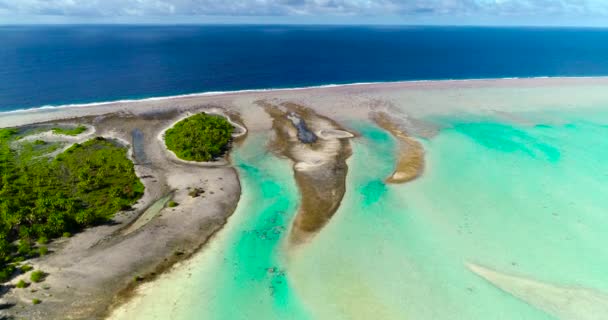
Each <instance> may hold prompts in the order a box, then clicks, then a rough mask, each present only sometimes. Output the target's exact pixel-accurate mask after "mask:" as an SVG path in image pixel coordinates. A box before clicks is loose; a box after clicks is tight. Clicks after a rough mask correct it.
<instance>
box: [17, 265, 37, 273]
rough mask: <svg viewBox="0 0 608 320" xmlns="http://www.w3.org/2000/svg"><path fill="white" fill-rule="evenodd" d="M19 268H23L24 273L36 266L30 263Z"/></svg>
mask: <svg viewBox="0 0 608 320" xmlns="http://www.w3.org/2000/svg"><path fill="white" fill-rule="evenodd" d="M19 269H21V272H22V273H26V272H28V271H30V270H32V269H34V267H32V266H31V265H29V264H24V265H22V266H21V267H20V268H19Z"/></svg>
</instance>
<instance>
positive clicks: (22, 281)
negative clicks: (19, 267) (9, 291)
mask: <svg viewBox="0 0 608 320" xmlns="http://www.w3.org/2000/svg"><path fill="white" fill-rule="evenodd" d="M27 286H29V283H27V282H25V281H24V280H23V279H21V280H19V282H17V284H16V285H15V287H17V288H19V289H23V288H27Z"/></svg>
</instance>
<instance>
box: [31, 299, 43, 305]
mask: <svg viewBox="0 0 608 320" xmlns="http://www.w3.org/2000/svg"><path fill="white" fill-rule="evenodd" d="M41 303H42V301H41V300H40V299H36V298H34V299H32V304H41Z"/></svg>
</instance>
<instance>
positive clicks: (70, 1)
mask: <svg viewBox="0 0 608 320" xmlns="http://www.w3.org/2000/svg"><path fill="white" fill-rule="evenodd" d="M64 23H133V24H183V23H187V24H199V23H200V24H207V23H209V24H222V23H226V24H241V23H243V24H247V23H252V24H390V25H498V26H503V25H506V26H511V25H530V26H593V27H608V0H426V1H424V0H0V24H64Z"/></svg>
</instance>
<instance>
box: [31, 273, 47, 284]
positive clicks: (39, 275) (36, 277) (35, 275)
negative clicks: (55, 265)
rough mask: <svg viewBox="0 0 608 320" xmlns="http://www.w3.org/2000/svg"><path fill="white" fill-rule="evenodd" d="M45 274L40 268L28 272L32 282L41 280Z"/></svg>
mask: <svg viewBox="0 0 608 320" xmlns="http://www.w3.org/2000/svg"><path fill="white" fill-rule="evenodd" d="M45 276H46V274H45V273H44V272H43V271H42V270H36V271H33V272H32V274H30V280H32V282H42V280H44V277H45Z"/></svg>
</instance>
